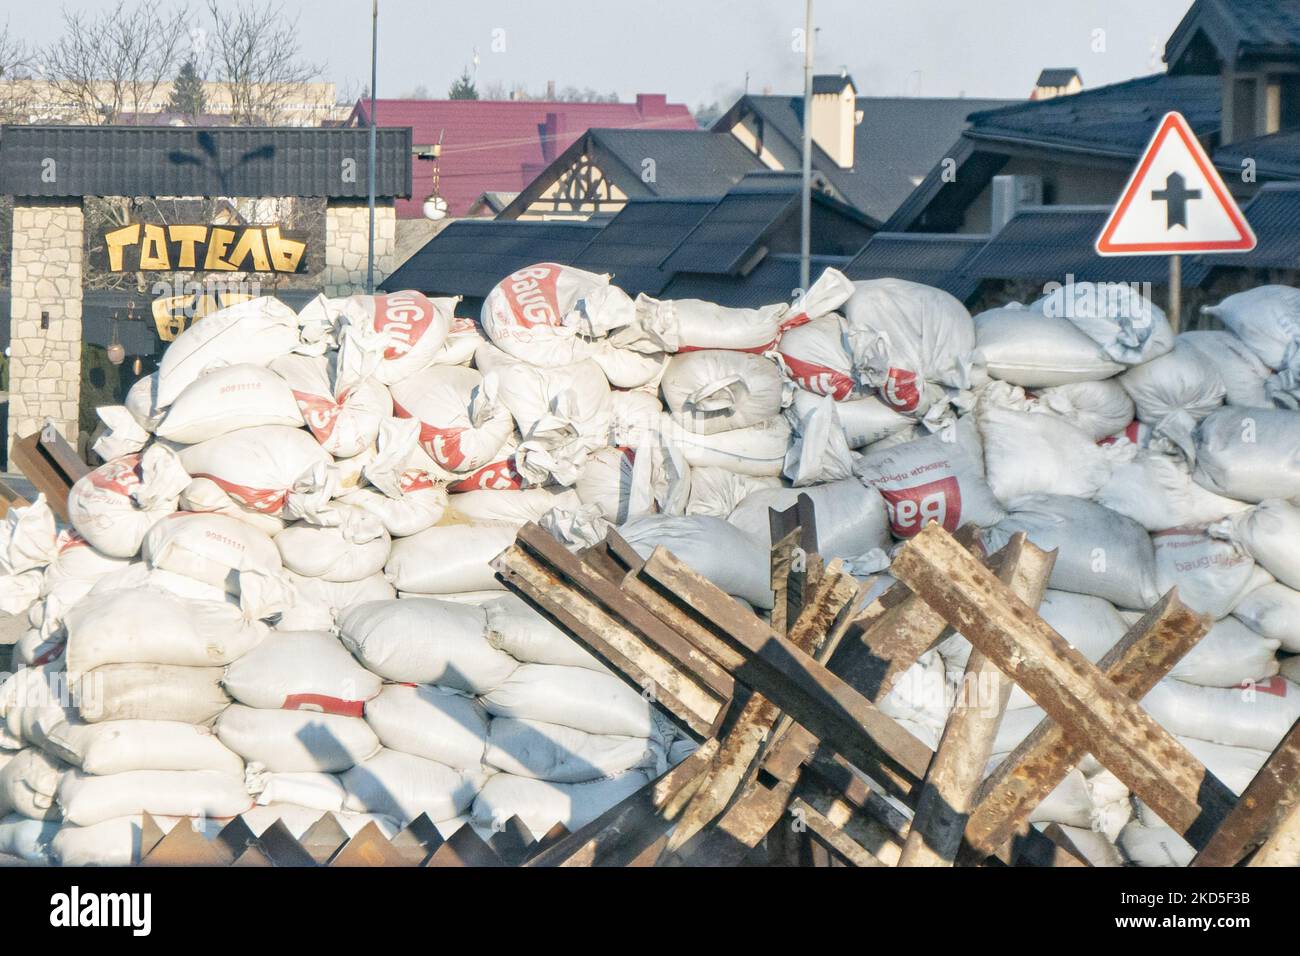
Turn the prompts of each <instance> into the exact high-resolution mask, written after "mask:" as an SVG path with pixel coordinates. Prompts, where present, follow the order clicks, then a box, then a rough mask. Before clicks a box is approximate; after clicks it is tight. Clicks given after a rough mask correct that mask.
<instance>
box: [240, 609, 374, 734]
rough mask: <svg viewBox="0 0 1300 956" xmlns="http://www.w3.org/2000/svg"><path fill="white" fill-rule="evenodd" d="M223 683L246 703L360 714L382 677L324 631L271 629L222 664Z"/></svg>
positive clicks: (253, 705) (357, 715) (349, 715)
mask: <svg viewBox="0 0 1300 956" xmlns="http://www.w3.org/2000/svg"><path fill="white" fill-rule="evenodd" d="M222 685H223V686H224V687H225V688H226V691H227V693H229V694H230V696H231V697H233V698H235V700H237V701H239V702H240V703H241V704H247V705H248V706H249V707H261V708H264V709H276V708H278V709H281V710H310V711H317V712H320V713H326V714H341V715H343V716H345V717H361V716H362V715H363V714H364V712H365V706H366V701H368V700H370V699H371V698H373V697H374V696H375V695H376V694H378V693H379V691H380V688H381V687H382V686H383V681H382V679H381V678H380V677H379V675H378V674H372V673H371V672H370V671H368V670H366V669H365V668H364V667H361V666H360V665H359V664H357V662H356V661H355V660H354V659H353V657H352V655H351V654H350V653H348V651H347V650H345V649H344V647H343V645H342V644H340V643H339V640H338V638H337V637H335V636H334V635H333V634H330V633H328V632H326V631H283V630H276V631H272V632H271V633H270V634H269V635H267V638H266V640H264V641H263V642H262V643H261V644H259V645H258V646H257V647H255V648H253V649H252V650H251V651H249V652H248V653H247V654H245V655H243V656H242V657H240V658H239V659H238V660H236V661H233V662H232V663H231V664H230V665H229V666H228V667H227V668H226V676H225V678H224V680H222Z"/></svg>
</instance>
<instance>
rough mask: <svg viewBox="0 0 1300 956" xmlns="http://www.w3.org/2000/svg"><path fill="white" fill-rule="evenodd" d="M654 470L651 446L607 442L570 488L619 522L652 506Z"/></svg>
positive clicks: (585, 503)
mask: <svg viewBox="0 0 1300 956" xmlns="http://www.w3.org/2000/svg"><path fill="white" fill-rule="evenodd" d="M654 471H655V467H654V449H652V448H648V447H647V448H643V449H641V450H640V451H638V449H635V448H628V447H626V446H622V447H615V446H610V447H608V448H602V449H600V450H599V451H596V452H593V453H592V455H591V457H589V458H588V459H587V465H586V467H584V468H583V469H582V474H581V475H579V476H578V480H577V481H576V482H574V484H573V490H574V491H575V492H576V493H577V496H578V502H579V504H580V505H581V506H592V507H594V508H595V509H596V511H597V512H598V513H599V514H600V516H601V517H602V518H604V519H606V520H607V521H612V522H613V523H614V524H622V523H623V522H624V521H627V520H628V519H629V518H632V517H635V516H636V515H641V514H646V513H648V512H650V511H653V510H654V487H653V484H654ZM462 513H463V512H462Z"/></svg>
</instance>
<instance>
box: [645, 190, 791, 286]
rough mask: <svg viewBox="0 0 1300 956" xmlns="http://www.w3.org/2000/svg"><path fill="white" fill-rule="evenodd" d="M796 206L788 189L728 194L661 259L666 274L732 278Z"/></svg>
mask: <svg viewBox="0 0 1300 956" xmlns="http://www.w3.org/2000/svg"><path fill="white" fill-rule="evenodd" d="M798 202H799V194H798V193H797V192H791V191H790V190H787V189H781V190H775V191H772V192H741V191H739V190H737V191H734V192H731V193H729V194H728V195H726V196H723V197H722V199H720V200H718V202H717V204H716V205H714V206H713V208H712V209H710V210H709V211H708V212H707V213H705V214H704V217H703V218H702V219H701V220H700V221H699V223H698V224H697V225H696V226H695V228H694V229H692V230H691V231H690V232H689V233H688V234H687V235H686V238H684V239H683V240H682V242H681V244H680V245H678V246H677V248H676V249H674V250H673V251H672V253H671V254H670V255H669V256H668V257H667V258H665V259H664V261H663V265H662V268H663V269H664V270H665V271H667V272H686V271H690V272H707V273H711V274H714V275H734V274H735V273H737V272H738V271H740V269H741V268H742V267H743V266H744V264H745V262H746V261H747V260H748V259H749V258H750V257H751V256H752V255H753V254H754V252H755V250H756V248H757V246H758V245H759V242H760V240H762V238H763V236H764V235H765V234H766V233H767V231H768V230H769V229H771V228H772V226H773V224H775V223H776V222H778V221H780V220H782V219H784V218H785V216H786V215H787V214H788V213H789V212H790V210H791V207H793V206H795V205H797V204H798Z"/></svg>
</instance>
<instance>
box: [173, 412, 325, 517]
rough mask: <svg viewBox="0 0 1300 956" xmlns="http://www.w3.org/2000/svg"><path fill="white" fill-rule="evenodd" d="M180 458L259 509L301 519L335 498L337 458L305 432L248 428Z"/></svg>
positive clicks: (191, 449) (195, 471) (197, 473)
mask: <svg viewBox="0 0 1300 956" xmlns="http://www.w3.org/2000/svg"><path fill="white" fill-rule="evenodd" d="M180 458H181V464H183V465H184V466H185V470H186V471H188V472H189V473H190V475H192V476H193V477H195V478H207V479H209V480H211V481H213V482H215V483H216V484H217V485H219V486H220V487H221V489H222V490H223V491H224V492H226V494H228V495H230V497H231V498H233V499H234V500H235V501H237V502H238V503H239V504H240V505H242V506H243V507H245V508H251V509H253V510H254V511H261V512H265V513H267V514H281V513H284V514H286V515H288V516H292V517H301V516H302V515H304V514H308V513H313V512H314V511H315V510H316V509H317V508H318V507H320V506H321V505H322V504H323V498H327V497H328V496H329V489H328V488H327V487H325V485H326V474H327V469H328V466H329V465H330V464H332V459H331V458H330V456H329V454H328V453H327V452H326V451H325V449H323V448H321V446H320V445H319V444H318V443H317V441H316V439H314V438H312V436H311V435H310V434H309V433H308V432H306V431H304V430H303V429H301V428H288V427H286V426H284V425H262V426H259V427H257V428H243V429H240V430H239V431H234V432H230V433H228V434H225V435H220V436H218V437H217V438H212V439H209V440H208V441H205V442H200V443H199V444H197V445H190V446H189V447H188V448H184V449H182V450H181V453H180Z"/></svg>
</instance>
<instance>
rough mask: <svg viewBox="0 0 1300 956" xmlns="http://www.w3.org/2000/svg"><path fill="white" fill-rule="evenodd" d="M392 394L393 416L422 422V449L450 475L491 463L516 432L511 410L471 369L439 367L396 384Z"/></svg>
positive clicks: (457, 366) (455, 366)
mask: <svg viewBox="0 0 1300 956" xmlns="http://www.w3.org/2000/svg"><path fill="white" fill-rule="evenodd" d="M391 392H392V395H393V413H394V414H395V415H396V416H397V417H398V418H413V419H415V420H417V421H418V422H419V423H420V447H421V448H423V449H424V451H425V453H426V454H428V455H429V457H431V458H432V459H433V460H434V462H435V463H436V464H437V465H438V466H439V467H441V468H445V469H446V470H448V471H452V472H457V473H463V472H469V471H474V470H476V469H478V468H482V467H483V466H484V465H487V464H489V463H491V462H492V461H494V460H496V456H497V454H498V452H500V451H501V448H502V446H504V445H505V444H506V442H507V441H508V440H509V439H510V436H511V434H512V433H513V432H514V422H513V421H512V420H511V417H510V412H509V410H508V409H507V407H506V406H505V405H504V404H502V403H500V402H498V401H497V400H496V398H495V397H494V396H493V395H491V394H490V393H489V392H488V391H487V390H486V389H485V388H484V381H483V376H482V375H480V374H479V373H478V372H477V371H475V370H474V369H471V368H463V367H461V366H459V365H437V366H434V367H432V368H429V369H425V370H423V371H421V372H419V373H417V374H415V375H412V376H411V377H409V378H407V379H405V380H403V381H401V382H399V383H397V384H395V385H394V386H392V388H391Z"/></svg>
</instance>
